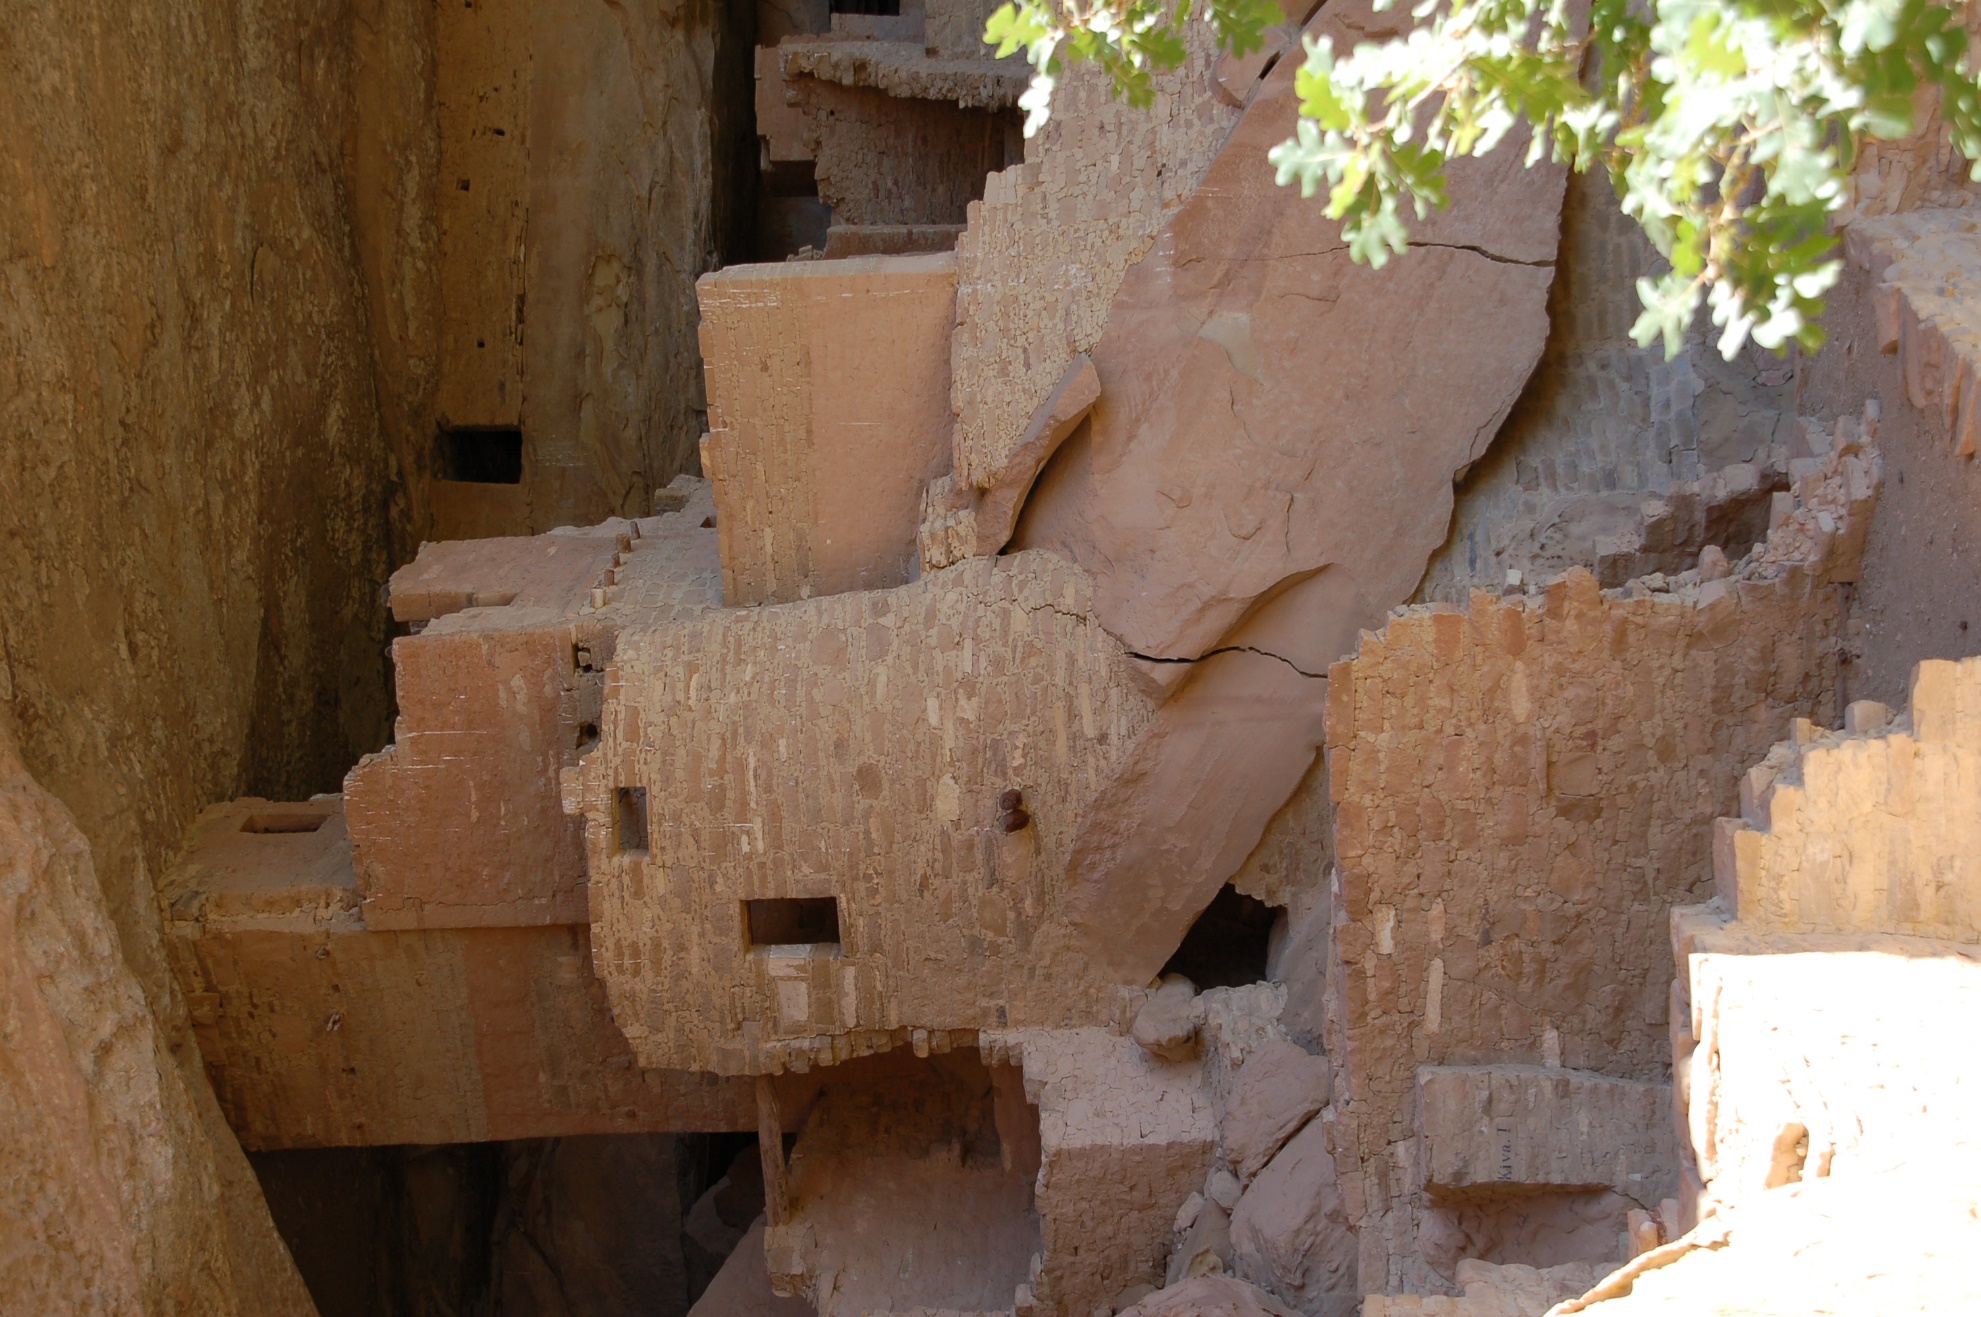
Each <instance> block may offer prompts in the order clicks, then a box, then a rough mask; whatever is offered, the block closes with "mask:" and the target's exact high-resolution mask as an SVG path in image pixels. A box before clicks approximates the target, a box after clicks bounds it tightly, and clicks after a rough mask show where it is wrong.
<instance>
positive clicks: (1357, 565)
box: [1011, 0, 1563, 982]
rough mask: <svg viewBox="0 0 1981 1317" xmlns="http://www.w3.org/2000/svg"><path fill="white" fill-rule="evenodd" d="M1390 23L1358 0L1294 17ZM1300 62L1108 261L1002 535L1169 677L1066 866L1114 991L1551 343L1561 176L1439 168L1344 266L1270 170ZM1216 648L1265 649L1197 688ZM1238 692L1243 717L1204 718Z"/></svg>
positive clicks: (1260, 809) (1351, 33)
mask: <svg viewBox="0 0 1981 1317" xmlns="http://www.w3.org/2000/svg"><path fill="white" fill-rule="evenodd" d="M1393 21H1395V20H1393V19H1388V18H1383V17H1380V16H1375V15H1372V14H1370V12H1369V10H1368V6H1367V5H1366V4H1365V3H1360V2H1359V0H1358V2H1357V3H1351V4H1337V5H1331V6H1329V7H1328V8H1326V9H1324V10H1323V11H1322V12H1321V14H1320V15H1319V16H1318V17H1317V18H1315V19H1314V20H1313V22H1312V23H1310V24H1309V25H1308V29H1307V30H1308V33H1309V35H1314V36H1332V37H1333V38H1334V39H1335V40H1336V42H1337V43H1342V42H1346V41H1352V40H1354V39H1359V38H1364V37H1367V36H1369V35H1370V34H1371V33H1372V32H1373V31H1374V30H1375V29H1377V28H1380V27H1381V26H1383V25H1384V24H1385V23H1388V22H1393ZM1295 64H1296V62H1295V61H1281V63H1280V64H1279V65H1278V66H1277V67H1276V68H1275V69H1274V71H1273V73H1272V74H1271V75H1270V76H1269V77H1268V78H1267V79H1266V81H1265V82H1264V84H1263V85H1262V86H1261V87H1260V89H1259V92H1258V94H1257V96H1256V97H1255V99H1254V100H1253V101H1252V103H1251V105H1250V107H1249V108H1248V109H1247V110H1246V112H1245V115H1244V117H1243V118H1242V119H1241V120H1240V121H1239V123H1238V126H1237V127H1236V128H1235V129H1234V130H1233V133H1232V136H1231V138H1230V140H1229V141H1228V142H1227V143H1226V145H1225V147H1224V148H1223V150H1222V151H1221V152H1220V153H1219V155H1218V157H1217V159H1216V160H1214V161H1213V162H1212V164H1211V166H1210V168H1209V170H1208V171H1207V172H1206V174H1205V177H1204V181H1203V183H1202V185H1201V186H1200V187H1199V188H1198V190H1197V192H1196V193H1195V194H1194V195H1193V196H1192V197H1191V198H1190V200H1189V201H1187V202H1186V203H1185V204H1184V206H1183V207H1182V209H1181V210H1179V211H1178V212H1177V214H1176V216H1175V218H1174V219H1172V220H1171V221H1170V223H1169V225H1168V226H1167V227H1166V228H1165V229H1164V230H1163V232H1162V233H1161V235H1160V236H1159V237H1158V239H1157V241H1156V244H1155V247H1154V249H1153V250H1152V251H1151V252H1150V253H1149V255H1148V257H1147V258H1145V259H1144V260H1143V261H1142V262H1141V263H1140V264H1139V265H1137V266H1136V267H1134V268H1133V269H1131V270H1130V271H1129V272H1128V275H1127V277H1126V279H1125V280H1124V281H1123V283H1122V286H1121V291H1120V293H1119V294H1118V296H1117V297H1116V299H1115V302H1114V306H1113V310H1112V312H1111V313H1110V316H1109V320H1108V327H1107V330H1106V333H1105V334H1104V335H1103V336H1102V338H1101V341H1100V343H1099V344H1098V345H1097V346H1096V347H1095V349H1094V352H1093V361H1094V367H1095V370H1096V371H1097V373H1098V375H1099V378H1100V385H1101V393H1100V398H1099V401H1098V402H1097V403H1096V404H1095V405H1094V408H1093V411H1092V414H1091V419H1090V421H1089V423H1088V426H1087V428H1086V430H1085V432H1084V433H1081V434H1076V435H1074V436H1073V437H1071V438H1070V439H1069V440H1068V441H1067V443H1066V444H1065V445H1064V446H1063V448H1062V449H1061V452H1060V454H1059V456H1058V457H1057V458H1056V459H1055V461H1054V462H1053V463H1052V464H1051V465H1050V466H1049V467H1048V469H1047V470H1046V471H1045V472H1044V473H1043V474H1042V475H1041V477H1040V479H1039V481H1038V483H1037V484H1036V486H1035V487H1034V489H1033V492H1032V495H1031V498H1030V500H1029V501H1028V505H1027V507H1026V508H1025V510H1024V512H1023V513H1022V515H1021V516H1020V519H1019V523H1018V527H1017V531H1016V533H1015V535H1014V536H1013V538H1012V541H1011V547H1012V548H1014V549H1025V548H1049V549H1053V550H1056V551H1057V552H1060V553H1062V554H1064V555H1066V556H1067V557H1069V558H1071V559H1072V560H1074V561H1075V562H1078V563H1080V564H1081V565H1082V566H1084V567H1086V568H1087V569H1088V571H1089V572H1091V573H1092V574H1093V576H1094V578H1095V582H1096V585H1095V590H1096V594H1095V612H1096V614H1097V616H1099V617H1100V619H1101V621H1102V623H1103V624H1104V625H1105V626H1106V627H1107V628H1108V629H1109V630H1110V631H1112V632H1113V633H1114V634H1115V635H1116V636H1117V637H1118V638H1119V639H1120V640H1121V641H1122V643H1123V644H1124V645H1125V646H1127V647H1128V648H1129V649H1130V650H1131V651H1132V652H1134V653H1136V654H1138V655H1141V656H1144V657H1146V658H1148V659H1151V660H1156V661H1154V662H1151V663H1150V664H1148V674H1149V675H1150V676H1151V677H1152V678H1153V679H1154V680H1155V681H1156V682H1157V683H1158V684H1159V685H1162V686H1165V687H1169V688H1171V689H1172V690H1174V691H1175V692H1176V693H1175V694H1172V696H1171V697H1170V699H1169V701H1168V703H1166V704H1165V705H1164V707H1163V708H1162V709H1161V710H1160V711H1158V713H1157V716H1156V719H1155V721H1154V722H1153V723H1152V724H1151V725H1150V727H1149V728H1148V730H1147V731H1146V732H1144V734H1143V741H1142V744H1139V745H1138V746H1137V747H1136V748H1135V750H1134V751H1132V752H1131V755H1130V763H1129V767H1128V769H1127V774H1130V775H1133V776H1134V778H1135V780H1134V781H1133V782H1129V781H1127V780H1126V778H1124V780H1123V781H1119V782H1117V783H1116V784H1115V785H1114V786H1112V787H1109V788H1106V789H1104V790H1103V792H1102V793H1101V797H1100V799H1099V800H1098V801H1097V802H1096V805H1095V807H1094V809H1093V810H1092V811H1091V812H1090V814H1089V816H1088V819H1087V821H1086V824H1085V825H1084V827H1083V830H1082V835H1081V838H1080V840H1079V841H1078V842H1077V843H1076V850H1075V855H1074V857H1073V860H1072V862H1071V865H1070V872H1069V884H1070V886H1071V889H1072V891H1071V901H1070V908H1071V909H1072V911H1073V912H1074V915H1075V918H1076V919H1079V920H1081V921H1082V922H1083V923H1084V924H1085V925H1086V926H1087V928H1088V932H1089V940H1090V944H1091V945H1092V946H1093V947H1094V949H1095V952H1096V954H1098V955H1100V956H1102V957H1103V958H1105V959H1106V960H1108V961H1109V962H1110V963H1111V964H1112V965H1113V967H1114V969H1115V971H1116V973H1117V974H1118V975H1119V976H1120V977H1121V980H1122V981H1123V982H1146V981H1147V980H1148V977H1149V976H1150V975H1152V974H1153V973H1154V971H1155V970H1156V969H1157V968H1159V967H1160V966H1161V964H1162V962H1163V960H1164V958H1165V957H1166V956H1167V954H1168V952H1169V950H1171V949H1173V948H1174V947H1175V945H1176V944H1177V942H1178V941H1180V940H1181V937H1182V935H1183V933H1184V931H1185V930H1187V928H1188V927H1189V923H1190V921H1191V920H1192V919H1193V918H1194V917H1195V916H1196V914H1197V913H1198V912H1199V911H1201V910H1202V909H1203V907H1204V906H1205V905H1206V904H1207V903H1208V902H1209V901H1210V899H1211V897H1212V896H1213V895H1215V893H1216V891H1217V889H1218V887H1219V885H1220V884H1221V883H1222V882H1223V881H1224V879H1225V878H1226V877H1227V876H1229V874H1230V873H1231V872H1232V871H1233V870H1234V869H1235V868H1236V867H1237V865H1238V864H1239V863H1240V862H1242V860H1243V858H1244V856H1245V854H1246V853H1247V852H1249V850H1250V849H1251V847H1252V845H1254V844H1256V842H1257V841H1258V839H1259V836H1260V835H1261V834H1262V832H1263V830H1264V828H1265V825H1266V822H1267V821H1268V820H1269V819H1270V818H1271V816H1272V814H1273V812H1274V811H1275V810H1276V809H1277V808H1278V807H1279V806H1280V805H1281V804H1282V803H1284V801H1285V799H1286V797H1287V795H1288V794H1290V793H1291V791H1292V790H1293V788H1294V787H1295V786H1296V785H1297V784H1298V782H1299V780H1300V778H1301V775H1302V774H1303V773H1305V772H1306V770H1307V768H1308V767H1309V766H1310V765H1311V764H1312V762H1313V756H1314V752H1315V749H1316V748H1317V746H1318V743H1319V742H1318V706H1319V704H1320V702H1321V701H1322V700H1323V699H1324V695H1323V694H1322V692H1321V691H1320V690H1319V689H1318V688H1319V687H1321V686H1322V685H1323V683H1322V682H1321V681H1320V680H1318V679H1319V678H1320V677H1321V676H1322V675H1324V674H1325V672H1326V670H1327V664H1328V663H1329V662H1330V661H1331V660H1333V659H1334V658H1338V657H1339V656H1340V655H1342V654H1344V653H1346V652H1348V651H1349V650H1351V649H1352V648H1353V645H1354V642H1355V637H1356V635H1357V632H1358V631H1359V630H1360V629H1361V628H1363V627H1367V626H1372V625H1374V624H1375V623H1376V622H1377V621H1379V620H1380V619H1381V617H1382V616H1383V614H1384V612H1385V611H1386V610H1387V609H1388V608H1390V607H1392V606H1393V605H1395V604H1397V603H1400V602H1401V601H1403V600H1404V599H1406V598H1407V597H1408V596H1409V594H1410V592H1411V591H1412V589H1413V588H1414V587H1415V585H1416V583H1417V580H1418V579H1419V577H1420V576H1421V575H1422V574H1423V569H1424V564H1425V562H1426V560H1427V558H1428V556H1429V555H1430V553H1431V552H1432V551H1433V550H1434V549H1435V548H1436V547H1437V546H1438V545H1439V544H1440V543H1442V542H1443V540H1444V538H1445V535H1446V531H1447V526H1448V523H1449V521H1450V515H1451V507H1452V492H1451V490H1452V483H1453V480H1454V479H1455V477H1456V476H1457V474H1458V473H1459V472H1461V471H1463V470H1464V469H1465V468H1466V467H1467V466H1468V465H1470V464H1471V463H1472V462H1474V461H1476V460H1477V459H1478V458H1479V457H1480V456H1481V455H1482V454H1483V453H1484V452H1485V450H1486V446H1487V445H1488V444H1489V443H1490V442H1491V440H1492V437H1493V435H1494V434H1495V433H1496V432H1497V431H1498V429H1499V425H1500V422H1501V421H1502V420H1503V419H1504V418H1505V416H1506V414H1507V412H1508V410H1509V409H1510V408H1511V407H1512V405H1513V402H1514V400H1515V398H1516V397H1518V395H1519V393H1520V390H1521V388H1522V386H1523V384H1524V383H1525V381H1526V379H1527V376H1528V374H1529V372H1530V371H1531V370H1532V369H1533V366H1534V363H1535V361H1536V360H1537V359H1538V357H1539V355H1540V351H1541V347H1542V343H1543V341H1544V339H1545V337H1546V335H1547V328H1548V316H1547V293H1548V287H1549V284H1550V283H1551V282H1552V280H1553V276H1554V269H1553V260H1554V253H1555V244H1556V239H1557V236H1558V217H1559V213H1560V204H1561V194H1562V182H1563V174H1562V171H1561V170H1560V169H1559V168H1556V167H1553V166H1543V167H1538V168H1535V169H1526V168H1523V167H1522V153H1521V152H1520V151H1518V150H1517V149H1512V148H1509V149H1503V150H1501V151H1499V152H1496V153H1495V154H1494V155H1492V156H1490V157H1488V158H1486V159H1485V160H1483V161H1462V162H1459V163H1458V164H1455V165H1454V166H1453V167H1452V169H1451V180H1450V181H1451V197H1452V201H1451V205H1450V207H1449V208H1448V209H1447V210H1444V211H1441V212H1439V213H1437V214H1435V215H1433V216H1432V217H1431V218H1429V219H1428V220H1424V221H1421V222H1420V223H1419V224H1418V225H1417V226H1416V229H1415V231H1414V233H1413V235H1412V236H1413V240H1414V241H1413V245H1412V250H1411V251H1410V252H1409V253H1407V254H1406V255H1404V256H1402V257H1399V258H1397V259H1396V260H1394V261H1392V262H1391V263H1390V264H1389V265H1388V266H1387V267H1385V268H1384V269H1382V270H1372V269H1370V268H1368V267H1367V266H1361V265H1356V264H1354V263H1353V262H1352V261H1351V260H1350V259H1349V256H1348V252H1347V249H1346V246H1345V244H1344V243H1343V241H1342V238H1341V234H1340V229H1339V226H1338V225H1336V224H1335V223H1333V222H1331V221H1329V220H1328V219H1327V218H1326V216H1325V214H1324V213H1323V211H1322V208H1321V206H1320V204H1319V203H1318V202H1313V201H1303V200H1301V198H1300V196H1299V193H1298V191H1297V189H1286V188H1278V187H1276V186H1274V184H1273V181H1272V173H1273V171H1272V168H1271V166H1270V164H1269V163H1268V162H1267V160H1266V153H1267V152H1268V151H1269V150H1270V149H1271V147H1272V146H1273V145H1274V144H1276V143H1278V142H1279V141H1281V140H1283V139H1284V138H1286V137H1287V136H1288V135H1289V134H1290V133H1291V132H1292V131H1293V125H1294V121H1295V110H1296V100H1297V98H1296V96H1295V94H1294V87H1293V73H1294V67H1295ZM1230 649H1239V650H1250V651H1258V652H1259V653H1260V654H1261V655H1269V656H1272V658H1271V660H1267V661H1261V662H1258V663H1253V664H1250V665H1247V666H1246V667H1244V668H1243V669H1240V668H1237V667H1233V666H1230V665H1227V670H1226V671H1223V672H1220V673H1218V674H1216V679H1215V681H1209V680H1205V679H1203V678H1198V679H1196V680H1192V676H1193V666H1195V665H1193V664H1192V663H1190V662H1189V660H1199V659H1203V658H1206V657H1207V656H1210V655H1213V654H1217V653H1219V652H1220V651H1224V650H1230ZM1179 660H1181V661H1179ZM1276 668H1278V669H1281V670H1278V671H1275V669H1276ZM1300 674H1306V675H1305V676H1301V675H1300ZM1309 688H1313V689H1309ZM1275 700H1283V701H1284V702H1285V703H1284V708H1283V710H1282V713H1281V716H1279V717H1275V716H1273V714H1272V712H1271V706H1272V704H1273V703H1274V701H1275ZM1239 704H1251V705H1256V706H1257V707H1256V708H1254V709H1253V711H1252V713H1251V714H1250V715H1248V716H1247V717H1245V718H1243V719H1231V718H1227V717H1224V716H1222V715H1221V714H1220V713H1219V712H1218V711H1217V706H1220V705H1222V706H1227V707H1229V706H1234V705H1239ZM1186 728H1187V729H1188V730H1185V729H1186ZM1225 764H1242V765H1243V767H1242V770H1241V771H1238V772H1232V773H1220V772H1219V771H1214V770H1216V769H1217V768H1218V766H1219V765H1225ZM1205 820H1214V821H1215V826H1214V827H1210V828H1208V829H1207V828H1203V827H1199V826H1197V825H1198V824H1199V823H1201V822H1202V821H1205ZM1186 822H1187V823H1189V824H1190V826H1188V827H1186V826H1184V824H1185V823H1186Z"/></svg>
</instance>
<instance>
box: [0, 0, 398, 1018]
mask: <svg viewBox="0 0 1981 1317" xmlns="http://www.w3.org/2000/svg"><path fill="white" fill-rule="evenodd" d="M341 19H342V11H341V10H340V8H339V7H338V6H336V5H332V4H313V3H299V4H293V5H283V6H279V7H277V8H276V9H275V10H273V11H260V10H258V11H255V12H254V13H252V14H249V13H248V12H246V11H241V12H235V11H233V10H231V9H229V8H222V7H215V6H210V5H199V4H173V3H156V4H147V5H140V6H136V7H134V8H132V9H130V10H123V11H119V12H118V13H116V14H115V15H114V16H113V15H110V14H108V13H103V14H96V13H92V12H91V11H90V10H89V9H88V7H86V6H82V5H74V4H58V5H45V6H38V7H36V8H35V9H34V10H33V12H31V13H24V14H22V15H20V16H19V18H18V20H17V21H14V22H12V23H10V24H9V27H8V32H7V35H6V37H5V39H4V43H0V83H3V84H4V90H0V122H4V123H6V124H7V125H8V126H9V131H8V132H7V133H6V134H5V135H4V141H0V161H4V163H0V173H4V175H5V177H6V178H7V180H8V182H7V184H6V186H5V187H4V188H0V278H4V280H5V285H6V292H5V295H4V297H0V418H4V419H0V434H3V435H4V442H0V508H4V509H5V522H6V526H7V533H6V534H5V535H4V536H0V580H5V581H6V582H7V587H6V589H5V591H4V592H0V644H4V650H5V658H4V660H0V704H5V705H6V707H8V708H9V710H10V711H11V714H12V716H13V718H14V720H15V722H16V725H17V727H18V731H19V736H20V743H21V749H22V755H23V758H24V759H25V760H26V762H27V763H28V764H30V765H31V766H32V767H33V769H34V771H35V773H36V775H37V776H38V777H40V778H41V779H42V781H43V782H44V783H45V784H46V785H47V786H48V787H49V789H50V790H51V791H53V792H54V793H55V794H56V795H58V796H59V797H61V798H62V799H63V800H64V801H65V802H67V803H68V804H69V805H70V807H71V808H72V809H73V810H74V811H75V812H76V815H77V818H78V821H79V822H80V824H81V826H82V828H83V830H84V833H85V834H86V835H87V836H88V837H89V838H90V841H91V844H92V846H93V847H94V849H95V851H96V854H97V857H98V861H99V864H100V866H101V871H102V874H103V886H104V889H105V896H106V899H107V902H108V905H109V909H110V913H111V916H112V918H113V919H114V920H115V921H116V923H117V926H118V931H119V934H120V936H121V939H122V942H123V944H124V950H125V954H126V955H127V956H129V957H130V958H131V960H132V964H133V967H134V969H135V971H136V972H137V974H138V976H139V979H140V981H141V982H143V983H144V984H145V985H146V988H147V992H148V995H150V996H151V997H152V999H153V1000H154V1002H157V1001H159V1000H162V994H163V993H164V990H165V982H166V978H165V974H164V972H163V966H162V964H161V962H160V960H159V958H158V954H157V949H156V948H157V944H156V934H155V929H156V918H155V915H154V913H153V909H152V895H151V891H150V883H149V879H148V878H147V877H146V873H147V870H149V872H152V873H155V872H157V871H158V869H159V867H160V864H159V862H160V860H161V858H162V856H163V853H164V852H165V850H166V849H167V848H168V847H170V846H172V845H174V844H176V842H177V840H178V837H179V835H180V834H181V832H182V831H183V830H184V828H185V826H186V824H187V823H189V822H190V821H191V819H192V817H193V815H194V814H195V813H196V812H197V811H198V809H199V808H200V807H201V806H203V805H205V804H206V803H208V802H210V801H211V800H213V799H216V798H218V797H221V796H224V795H228V794H232V793H233V792H235V791H236V790H237V789H239V788H240V787H241V786H243V785H246V784H248V783H253V784H256V785H259V786H262V787H264V788H265V789H266V790H267V791H268V793H269V794H282V795H289V796H294V795H298V794H302V793H304V792H305V791H306V790H307V789H308V788H310V787H328V786H331V785H333V784H334V783H335V782H336V780H337V778H338V776H339V775H340V774H341V773H342V771H343V769H344V768H345V767H346V766H348V764H349V762H350V761H351V760H352V759H353V758H355V757H356V755H357V754H358V753H360V752H362V751H364V750H368V749H371V748H373V747H374V746H376V745H377V744H379V743H380V742H382V741H383V740H384V739H385V734H386V731H387V726H388V725H387V721H386V715H387V710H388V692H387V688H386V673H385V667H384V664H383V662H382V661H381V652H380V651H381V648H382V646H383V644H384V642H385V620H384V614H383V610H382V609H381V608H380V606H379V603H378V599H377V588H378V587H377V583H378V582H379V581H381V580H382V579H383V573H384V571H385V569H386V567H387V560H386V508H385V504H384V502H383V499H382V497H381V495H380V491H381V490H383V489H384V488H385V486H386V483H387V479H388V474H389V460H390V459H389V455H388V452H387V449H386V445H385V443H384V442H383V440H382V439H381V436H380V429H379V423H378V415H377V407H376V405H375V402H374V395H373V381H372V374H371V357H370V345H369V343H368V342H367V341H366V335H365V330H364V325H365V304H364V300H363V293H362V290H361V288H360V286H359V283H358V280H357V278H356V277H355V275H354V273H353V259H352V250H351V242H350V229H349V222H348V218H347V216H346V213H345V211H344V209H343V206H342V200H341V196H340V188H339V186H338V183H337V168H338V164H339V151H340V148H341V142H340V140H339V138H338V137H337V135H336V133H337V126H338V124H339V122H340V120H341V118H342V112H343V106H344V103H345V102H344V95H345V89H346V80H347V70H348V51H347V48H346V46H345V44H344V39H343V34H342V30H341V27H340V26H339V24H340V22H341Z"/></svg>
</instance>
